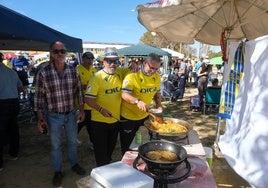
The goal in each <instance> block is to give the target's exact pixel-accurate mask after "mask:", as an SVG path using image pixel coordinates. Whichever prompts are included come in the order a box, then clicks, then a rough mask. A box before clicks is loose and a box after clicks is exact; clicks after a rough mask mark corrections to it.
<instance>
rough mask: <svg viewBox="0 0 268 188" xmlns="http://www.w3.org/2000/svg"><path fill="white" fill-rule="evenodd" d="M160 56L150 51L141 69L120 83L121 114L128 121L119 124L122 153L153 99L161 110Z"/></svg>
mask: <svg viewBox="0 0 268 188" xmlns="http://www.w3.org/2000/svg"><path fill="white" fill-rule="evenodd" d="M160 65H161V60H160V57H159V56H158V55H157V54H154V53H151V54H149V55H148V57H147V58H146V59H145V61H144V62H143V64H142V66H141V70H139V71H138V72H136V73H132V74H128V75H127V76H126V77H125V78H124V80H123V84H122V99H123V100H122V104H121V116H122V118H123V119H126V120H128V121H126V122H122V123H121V125H120V143H121V152H122V155H124V153H125V152H126V151H128V150H129V146H130V144H131V142H132V140H133V139H134V137H135V134H136V132H137V130H138V129H139V127H140V126H141V125H143V123H144V120H145V119H146V118H148V111H149V107H150V105H151V103H152V99H154V102H155V107H156V108H157V109H159V110H161V111H163V107H162V104H161V93H160V80H161V78H160V75H159V74H158V73H157V71H158V69H159V67H160Z"/></svg>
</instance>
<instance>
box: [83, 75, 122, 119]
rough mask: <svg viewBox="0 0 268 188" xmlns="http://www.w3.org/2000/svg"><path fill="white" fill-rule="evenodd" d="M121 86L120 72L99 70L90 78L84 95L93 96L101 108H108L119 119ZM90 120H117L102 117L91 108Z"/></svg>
mask: <svg viewBox="0 0 268 188" xmlns="http://www.w3.org/2000/svg"><path fill="white" fill-rule="evenodd" d="M121 87H122V78H121V75H120V74H118V73H115V74H107V73H106V72H105V71H104V70H100V71H98V72H96V73H95V74H94V75H93V77H91V78H90V80H89V83H88V85H87V89H86V92H85V97H91V98H95V99H96V102H97V103H98V104H99V105H100V106H101V107H102V108H105V109H107V110H109V111H110V112H111V113H112V115H113V116H114V117H116V118H118V119H120V104H121ZM91 120H93V121H98V122H105V123H115V122H116V121H117V120H116V119H114V118H110V117H104V116H103V115H102V114H101V113H100V112H99V111H97V110H96V109H92V110H91Z"/></svg>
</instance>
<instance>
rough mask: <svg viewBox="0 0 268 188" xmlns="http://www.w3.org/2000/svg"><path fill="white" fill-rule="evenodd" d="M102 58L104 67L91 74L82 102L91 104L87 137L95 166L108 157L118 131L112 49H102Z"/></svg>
mask: <svg viewBox="0 0 268 188" xmlns="http://www.w3.org/2000/svg"><path fill="white" fill-rule="evenodd" d="M102 57H103V65H104V68H103V69H102V70H99V71H98V72H96V73H95V74H94V76H93V77H91V79H90V80H89V83H88V86H87V89H86V92H85V102H86V103H87V104H88V105H89V106H91V107H92V110H91V126H90V138H91V140H92V142H93V146H94V155H95V160H96V165H97V166H102V165H106V164H109V163H110V162H111V160H112V154H113V151H114V149H115V146H116V142H117V137H118V131H119V122H118V119H120V104H121V86H122V78H121V76H120V74H118V73H117V67H118V66H119V65H120V61H119V56H118V54H117V50H116V48H106V49H105V52H104V54H103V55H102Z"/></svg>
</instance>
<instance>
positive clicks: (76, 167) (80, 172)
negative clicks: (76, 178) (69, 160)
mask: <svg viewBox="0 0 268 188" xmlns="http://www.w3.org/2000/svg"><path fill="white" fill-rule="evenodd" d="M72 170H73V171H74V172H75V173H76V174H78V175H85V174H86V171H85V169H83V168H82V167H81V166H80V165H79V164H78V163H76V164H75V165H74V166H72Z"/></svg>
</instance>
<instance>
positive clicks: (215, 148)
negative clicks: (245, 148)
mask: <svg viewBox="0 0 268 188" xmlns="http://www.w3.org/2000/svg"><path fill="white" fill-rule="evenodd" d="M220 130H221V117H218V122H217V127H216V138H215V141H214V145H213V149H214V151H215V155H216V156H217V157H218V158H223V157H224V156H223V154H222V153H221V151H220V148H219V145H218V143H219V138H220Z"/></svg>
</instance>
